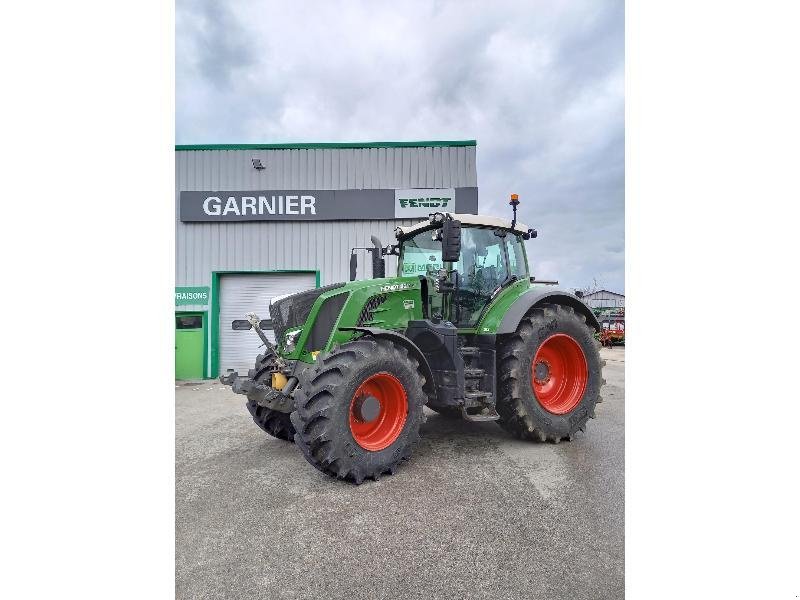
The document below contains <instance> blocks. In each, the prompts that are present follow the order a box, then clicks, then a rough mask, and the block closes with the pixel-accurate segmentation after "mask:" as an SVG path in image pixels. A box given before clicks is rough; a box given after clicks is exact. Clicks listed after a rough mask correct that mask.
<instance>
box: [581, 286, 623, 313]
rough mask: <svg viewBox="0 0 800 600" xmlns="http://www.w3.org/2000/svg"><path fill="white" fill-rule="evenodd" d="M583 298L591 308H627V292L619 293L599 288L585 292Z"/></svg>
mask: <svg viewBox="0 0 800 600" xmlns="http://www.w3.org/2000/svg"><path fill="white" fill-rule="evenodd" d="M582 300H583V301H584V302H585V303H586V305H587V306H588V307H589V308H591V309H603V308H625V294H617V293H616V292H609V291H608V290H597V291H596V292H592V293H591V294H585V295H584V296H583V298H582Z"/></svg>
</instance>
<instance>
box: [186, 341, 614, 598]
mask: <svg viewBox="0 0 800 600" xmlns="http://www.w3.org/2000/svg"><path fill="white" fill-rule="evenodd" d="M602 354H603V357H604V358H605V359H606V361H607V364H606V367H605V368H604V377H605V379H606V381H607V384H606V386H605V387H604V388H603V391H602V396H603V398H604V402H603V403H602V404H600V405H598V407H597V411H596V415H597V418H596V419H595V420H592V421H590V422H589V425H588V427H587V429H586V433H585V434H581V433H579V434H578V436H577V438H575V439H574V440H573V441H572V442H562V443H560V444H557V445H556V444H551V443H533V442H522V441H519V440H516V439H514V438H512V437H511V436H510V435H508V434H507V433H505V432H504V431H503V430H502V429H500V428H499V427H498V426H497V425H496V424H495V423H470V422H466V421H462V420H452V419H448V418H445V417H441V416H439V415H437V414H435V413H433V412H430V414H429V418H428V421H427V423H426V424H425V425H424V426H423V430H422V442H421V443H420V444H419V445H418V446H417V447H416V449H415V452H414V455H413V456H412V458H411V460H410V461H409V462H405V463H403V465H402V466H401V468H400V470H399V471H398V473H397V474H396V475H394V476H386V477H384V478H382V479H381V480H380V481H378V482H373V481H366V482H365V483H364V484H363V485H361V486H355V485H352V484H348V483H345V482H341V481H336V480H334V479H331V478H329V477H327V476H326V475H323V474H322V473H320V472H319V471H317V470H316V469H314V468H313V467H312V466H311V465H309V464H308V463H307V462H306V461H305V459H304V458H303V456H302V454H301V453H300V451H299V450H298V449H297V448H295V446H294V444H289V443H287V442H284V441H281V440H277V439H275V438H272V437H270V436H268V435H267V434H265V433H264V432H262V431H261V430H260V429H259V428H258V427H257V426H256V425H255V424H254V423H253V422H252V419H251V418H250V415H249V413H248V412H247V409H246V408H245V406H244V397H243V396H239V395H236V394H233V393H232V392H231V391H230V388H228V387H225V386H223V385H221V384H220V383H218V382H208V381H205V382H200V383H194V384H186V383H181V382H176V389H175V421H176V423H175V429H176V441H175V443H176V454H175V488H176V490H175V500H176V502H175V535H176V556H175V558H176V567H175V585H176V597H177V598H550V599H551V598H571V599H572V598H575V599H577V598H591V599H599V598H622V597H623V596H624V497H625V496H624V485H625V481H624V448H625V444H624V425H625V422H624V421H625V419H624V416H625V411H624V408H625V406H624V400H625V388H624V386H625V350H624V348H620V347H617V348H613V349H605V348H604V349H603V350H602ZM426 411H427V409H426Z"/></svg>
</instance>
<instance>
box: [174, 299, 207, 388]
mask: <svg viewBox="0 0 800 600" xmlns="http://www.w3.org/2000/svg"><path fill="white" fill-rule="evenodd" d="M204 340H205V330H204V329H203V315H202V314H201V313H193V314H189V313H181V314H176V315H175V379H202V378H203V359H204V358H205V357H204V353H203V347H204V343H203V342H204Z"/></svg>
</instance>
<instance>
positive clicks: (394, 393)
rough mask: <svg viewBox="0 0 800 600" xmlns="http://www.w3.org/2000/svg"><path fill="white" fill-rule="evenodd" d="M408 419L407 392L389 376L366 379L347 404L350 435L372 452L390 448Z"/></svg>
mask: <svg viewBox="0 0 800 600" xmlns="http://www.w3.org/2000/svg"><path fill="white" fill-rule="evenodd" d="M407 417H408V398H407V396H406V390H405V388H404V387H403V384H402V383H400V380H399V379H398V378H397V377H395V376H394V375H391V374H390V373H376V374H375V375H372V376H371V377H369V378H368V379H366V380H365V381H364V383H362V384H361V385H360V386H358V389H357V390H356V393H355V394H353V399H352V400H351V401H350V433H352V434H353V439H354V440H355V441H356V443H357V444H358V445H359V446H361V447H362V448H364V449H365V450H370V451H372V452H377V451H378V450H383V449H384V448H388V447H389V446H391V445H392V444H393V443H394V441H395V440H396V439H397V437H398V436H399V435H400V432H401V431H403V427H404V426H405V424H406V418H407Z"/></svg>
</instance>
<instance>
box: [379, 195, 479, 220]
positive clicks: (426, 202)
mask: <svg viewBox="0 0 800 600" xmlns="http://www.w3.org/2000/svg"><path fill="white" fill-rule="evenodd" d="M476 200H477V198H476ZM455 205H456V190H455V189H454V188H447V189H428V190H419V189H411V190H395V209H394V216H395V218H396V219H408V218H414V217H427V216H428V215H429V214H431V213H434V212H439V211H441V212H458V211H456V208H455ZM476 205H477V202H476ZM477 208H478V207H477V206H476V207H475V209H476V210H477Z"/></svg>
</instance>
